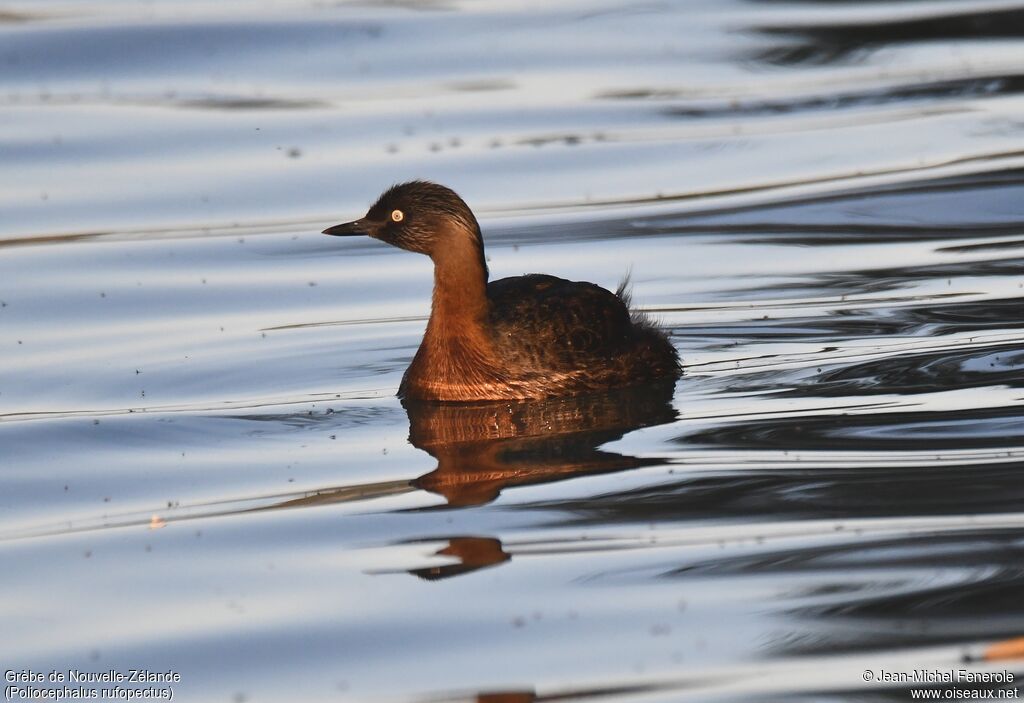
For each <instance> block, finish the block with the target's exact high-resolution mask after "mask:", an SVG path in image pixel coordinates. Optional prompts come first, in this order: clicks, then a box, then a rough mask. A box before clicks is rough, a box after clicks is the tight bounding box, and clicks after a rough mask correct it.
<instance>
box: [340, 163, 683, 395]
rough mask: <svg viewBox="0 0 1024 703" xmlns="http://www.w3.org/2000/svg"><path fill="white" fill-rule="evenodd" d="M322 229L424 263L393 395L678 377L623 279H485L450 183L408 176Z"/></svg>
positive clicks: (476, 232)
mask: <svg viewBox="0 0 1024 703" xmlns="http://www.w3.org/2000/svg"><path fill="white" fill-rule="evenodd" d="M324 234H331V235H355V234H366V235H369V236H371V237H374V238H376V239H380V240H381V241H384V242H387V243H388V244H392V245H394V246H397V247H400V248H402V249H407V250H409V251H415V252H419V253H421V254H427V255H428V256H430V258H431V259H433V261H434V296H433V305H432V308H431V312H430V321H429V322H428V323H427V329H426V332H425V333H424V335H423V341H422V343H421V344H420V348H419V350H418V351H417V352H416V356H415V357H414V358H413V360H412V364H411V365H410V366H409V368H408V370H407V371H406V372H405V376H404V377H403V378H402V384H401V386H399V389H398V394H399V395H400V396H403V397H408V398H416V399H423V400H442V401H471V400H502V399H522V398H543V397H549V396H560V395H575V394H579V393H585V392H589V391H597V390H603V389H607V388H616V387H621V386H628V385H633V384H636V383H642V382H645V381H650V380H653V379H658V378H666V377H671V378H676V377H678V376H679V375H680V373H681V367H680V365H679V357H678V355H677V353H676V350H675V348H674V347H673V346H672V345H671V344H670V343H669V341H668V340H667V339H666V338H665V336H664V334H663V333H662V332H661V331H660V330H658V329H657V327H656V326H655V325H654V324H652V323H651V321H650V320H649V319H648V318H647V317H646V316H644V315H643V314H642V313H639V312H635V311H634V312H632V313H631V312H630V310H629V294H628V292H627V291H626V286H625V284H624V285H623V286H621V287H620V288H619V290H618V292H616V293H612V292H610V291H608V290H605V289H604V288H601V287H600V286H597V285H595V284H593V283H577V282H573V281H566V280H564V279H562V278H556V277H554V276H546V275H542V274H530V275H527V276H516V277H513V278H503V279H501V280H498V281H493V282H491V283H488V282H487V264H486V263H485V260H484V245H483V237H482V236H481V234H480V226H479V225H478V224H477V221H476V217H474V216H473V213H472V211H471V210H470V209H469V207H468V206H467V205H466V203H465V202H464V201H463V200H462V198H460V197H459V196H458V195H456V194H455V192H454V191H452V190H450V189H449V188H445V187H444V186H441V185H437V184H436V183H429V182H426V181H412V182H411V183H403V184H401V185H396V186H394V187H392V188H391V189H389V190H388V191H386V192H385V193H384V194H383V195H381V196H380V198H379V199H378V200H377V202H376V203H375V204H374V205H373V207H371V208H370V210H369V211H368V212H367V213H366V216H365V217H363V218H362V219H359V220H356V221H355V222H349V223H346V224H342V225H336V226H334V227H330V228H328V229H326V230H324Z"/></svg>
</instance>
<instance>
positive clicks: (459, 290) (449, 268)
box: [427, 230, 487, 335]
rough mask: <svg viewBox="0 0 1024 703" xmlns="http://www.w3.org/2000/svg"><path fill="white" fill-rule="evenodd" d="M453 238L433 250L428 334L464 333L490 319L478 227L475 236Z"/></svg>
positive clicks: (485, 269) (485, 268) (462, 234)
mask: <svg viewBox="0 0 1024 703" xmlns="http://www.w3.org/2000/svg"><path fill="white" fill-rule="evenodd" d="M459 235H460V236H457V237H450V238H449V240H450V241H453V242H455V244H454V245H451V246H445V247H443V248H439V251H437V252H434V254H433V255H432V257H431V258H432V259H433V260H434V298H433V304H432V307H431V311H430V322H429V323H428V324H427V333H428V335H429V334H431V333H433V334H438V333H440V334H444V335H450V334H456V335H464V334H466V333H467V332H470V331H471V330H474V329H480V328H482V326H483V325H484V323H485V321H486V318H487V267H486V264H485V263H484V256H483V242H482V239H481V238H480V234H479V230H478V231H477V232H476V235H475V236H473V237H470V236H464V235H465V233H461V232H460V233H459Z"/></svg>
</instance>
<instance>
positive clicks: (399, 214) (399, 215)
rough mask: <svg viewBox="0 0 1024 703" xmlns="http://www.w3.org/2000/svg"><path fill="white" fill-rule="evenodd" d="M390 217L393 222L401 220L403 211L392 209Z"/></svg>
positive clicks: (403, 216) (403, 215)
mask: <svg viewBox="0 0 1024 703" xmlns="http://www.w3.org/2000/svg"><path fill="white" fill-rule="evenodd" d="M391 219H392V220H394V221H395V222H401V221H402V220H404V219H405V213H404V212H402V211H401V210H392V211H391Z"/></svg>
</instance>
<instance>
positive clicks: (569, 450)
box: [403, 379, 676, 507]
mask: <svg viewBox="0 0 1024 703" xmlns="http://www.w3.org/2000/svg"><path fill="white" fill-rule="evenodd" d="M674 385H675V384H674V381H673V380H671V379H670V380H669V381H668V382H659V383H655V384H648V385H643V386H637V387H634V388H624V389H617V390H614V391H610V392H604V393H600V394H595V395H586V396H575V397H568V398H549V399H544V400H532V401H502V402H486V403H458V404H451V403H448V404H441V403H429V402H418V401H408V400H407V401H405V402H404V403H403V405H404V406H405V409H406V411H407V412H408V414H409V424H410V431H409V441H410V443H411V444H412V445H413V446H414V447H417V448H418V449H422V450H423V451H425V452H427V453H428V454H430V455H431V456H432V457H434V458H435V459H437V468H436V469H434V470H433V471H431V472H430V473H428V474H425V475H423V476H420V477H419V478H417V479H415V480H414V481H413V485H414V486H416V487H417V488H421V489H423V490H426V491H430V492H432V493H436V494H438V495H441V496H443V497H444V499H445V500H446V502H447V504H448V505H449V506H452V507H466V506H472V505H482V504H484V503H488V502H490V501H492V500H494V499H495V498H497V497H498V495H499V494H500V493H501V491H502V490H503V489H504V488H507V487H509V486H523V485H530V484H538V483H547V482H549V481H558V480H562V479H566V478H572V477H575V476H585V475H591V474H600V473H608V472H612V471H622V470H624V469H633V468H637V467H641V466H649V465H652V464H658V463H660V460H658V459H644V458H639V457H633V456H626V455H623V454H618V453H616V452H611V451H606V450H602V449H599V447H600V446H601V445H603V444H606V443H608V442H611V441H614V440H616V439H619V438H621V437H622V436H623V435H625V434H626V433H627V432H630V431H632V430H636V429H640V428H642V427H650V426H653V425H661V424H665V423H668V422H672V421H674V420H675V419H676V412H675V410H674V409H673V408H672V393H673V388H674Z"/></svg>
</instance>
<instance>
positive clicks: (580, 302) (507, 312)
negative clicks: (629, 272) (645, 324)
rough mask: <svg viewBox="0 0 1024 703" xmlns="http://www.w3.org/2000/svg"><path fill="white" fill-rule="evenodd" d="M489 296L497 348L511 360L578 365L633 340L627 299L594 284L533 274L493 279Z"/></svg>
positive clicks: (552, 366) (539, 365) (534, 365)
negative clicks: (623, 299)
mask: <svg viewBox="0 0 1024 703" xmlns="http://www.w3.org/2000/svg"><path fill="white" fill-rule="evenodd" d="M487 297H488V299H489V301H490V313H489V314H490V322H491V328H492V330H493V331H494V335H495V340H494V341H495V347H496V349H497V350H498V352H499V354H500V355H501V356H502V358H503V359H504V360H506V361H507V362H508V363H510V364H514V365H517V366H520V367H525V368H537V369H558V368H563V369H578V368H580V366H581V364H585V363H586V362H587V361H588V360H598V359H608V358H610V357H612V356H615V355H616V354H619V353H621V352H622V351H623V350H624V349H626V348H627V347H628V345H629V342H630V338H631V331H632V330H631V322H630V315H629V310H628V308H627V307H626V305H625V303H623V301H622V299H621V298H619V297H618V296H617V295H615V294H614V293H612V292H610V291H608V290H605V289H604V288H602V287H600V286H598V285H595V284H593V283H581V282H575V281H567V280H565V279H563V278H557V277H555V276H546V275H543V274H530V275H527V276H516V277H513V278H502V279H500V280H497V281H493V282H491V283H489V284H488V286H487Z"/></svg>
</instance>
